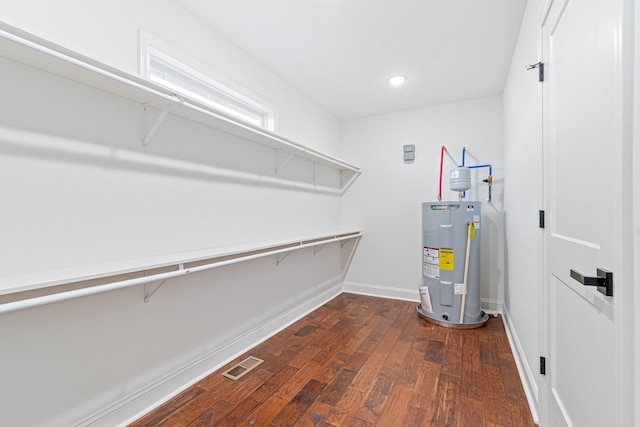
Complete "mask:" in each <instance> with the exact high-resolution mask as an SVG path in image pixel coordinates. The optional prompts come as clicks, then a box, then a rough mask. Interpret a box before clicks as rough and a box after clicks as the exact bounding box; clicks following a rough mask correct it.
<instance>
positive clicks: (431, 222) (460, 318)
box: [418, 201, 488, 329]
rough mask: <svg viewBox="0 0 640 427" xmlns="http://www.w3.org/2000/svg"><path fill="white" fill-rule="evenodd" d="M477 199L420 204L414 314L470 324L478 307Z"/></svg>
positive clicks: (477, 318)
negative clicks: (417, 292)
mask: <svg viewBox="0 0 640 427" xmlns="http://www.w3.org/2000/svg"><path fill="white" fill-rule="evenodd" d="M481 225H482V224H481V203H480V202H468V201H458V202H432V203H423V204H422V251H423V252H422V284H421V286H420V301H421V303H420V304H419V305H418V313H419V314H420V315H421V316H422V317H424V318H425V319H427V320H430V321H432V322H433V323H437V324H440V325H442V326H448V327H456V328H461V329H470V328H473V327H479V326H482V325H483V324H484V323H485V322H486V320H487V319H488V316H487V315H486V314H485V313H484V312H482V310H481V309H480V235H481Z"/></svg>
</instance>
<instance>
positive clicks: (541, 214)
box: [538, 211, 544, 228]
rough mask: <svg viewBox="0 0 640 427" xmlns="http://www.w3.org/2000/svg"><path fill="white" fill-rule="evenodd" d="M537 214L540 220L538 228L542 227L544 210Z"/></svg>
mask: <svg viewBox="0 0 640 427" xmlns="http://www.w3.org/2000/svg"><path fill="white" fill-rule="evenodd" d="M538 215H539V221H540V228H544V211H540V212H539V213H538Z"/></svg>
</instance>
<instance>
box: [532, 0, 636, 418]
mask: <svg viewBox="0 0 640 427" xmlns="http://www.w3.org/2000/svg"><path fill="white" fill-rule="evenodd" d="M556 1H561V0H546V1H545V4H544V5H543V8H542V11H541V14H540V19H539V22H538V39H539V43H538V57H539V60H540V61H544V58H543V47H544V43H545V40H544V31H543V25H544V23H545V21H546V19H547V18H548V14H549V12H550V10H551V6H552V5H553V3H554V2H556ZM569 1H579V0H569ZM601 1H616V3H617V5H618V17H619V24H620V27H619V28H618V31H617V38H618V40H617V52H616V62H617V64H616V68H617V72H616V76H615V81H614V86H615V91H616V92H615V94H614V96H615V104H616V111H614V113H615V115H616V117H617V118H618V120H617V125H616V129H615V135H616V136H615V137H616V139H617V140H618V141H619V142H620V144H619V146H618V145H616V149H617V150H618V151H617V152H616V153H615V154H616V159H617V162H618V164H617V165H616V168H617V170H618V175H617V176H616V177H615V178H614V179H615V181H614V182H616V183H617V182H620V183H621V185H620V186H617V185H616V186H612V187H613V189H612V191H614V192H615V193H614V195H615V200H616V201H615V203H616V208H617V210H616V225H615V242H616V243H615V245H616V248H617V251H618V253H619V254H621V256H620V257H619V258H618V260H617V261H616V263H615V270H614V284H615V285H614V286H615V294H614V295H615V296H614V297H613V298H614V300H613V307H614V318H615V319H616V321H615V334H616V336H615V342H616V344H615V345H616V348H615V355H616V356H615V357H616V360H615V361H613V362H614V363H615V366H616V367H617V368H616V374H615V375H616V390H615V393H616V402H617V408H616V413H618V414H619V415H618V422H619V423H620V425H621V426H627V425H629V426H630V425H637V424H636V423H640V407H639V408H636V407H635V401H636V400H638V399H640V366H636V363H635V360H636V355H637V356H639V357H640V349H638V348H636V347H637V346H640V341H639V340H638V339H637V338H636V335H637V334H634V331H637V332H638V333H640V290H638V291H635V290H634V283H635V280H634V279H635V278H640V261H636V260H635V258H638V256H640V170H639V169H640V111H636V112H634V102H635V105H638V106H639V108H638V110H640V5H639V6H638V7H637V8H636V7H635V4H634V3H635V2H634V0H601ZM634 29H635V31H634ZM551 66H552V65H551ZM634 83H635V85H634ZM632 89H633V90H632ZM540 90H541V93H540V95H541V98H540V99H541V106H542V108H543V113H542V138H543V140H542V176H543V178H542V179H543V185H542V195H541V198H542V206H543V208H542V209H543V210H545V212H549V208H550V197H549V191H548V189H549V188H550V187H549V186H550V185H551V182H550V174H549V173H548V170H547V169H548V166H549V164H550V158H549V156H550V153H551V150H550V148H551V147H550V138H549V129H548V125H547V122H548V113H547V111H546V97H548V93H547V91H546V89H545V87H544V83H542V85H541V89H540ZM634 144H635V147H636V150H635V152H634ZM634 156H635V157H634ZM634 166H635V167H634ZM634 182H636V183H638V184H637V185H635V186H634V185H633V183H634ZM634 231H635V232H634ZM550 233H551V231H550V228H549V227H546V228H545V229H544V230H543V233H542V236H541V238H540V240H541V249H540V250H539V256H541V260H542V263H541V264H542V265H541V271H542V279H543V280H542V292H541V296H540V299H539V304H540V308H539V313H540V319H539V328H540V329H539V330H540V337H539V346H540V352H541V356H543V357H544V356H549V355H550V354H551V351H550V350H551V336H552V335H551V333H552V331H551V324H550V320H549V319H550V315H551V313H550V307H551V300H550V295H551V293H550V286H551V278H550V267H549V241H550V239H549V238H550ZM634 249H635V254H637V255H636V256H634ZM634 309H635V310H634ZM634 311H635V312H637V313H639V314H638V315H637V316H635V315H634ZM553 375H554V373H553V370H552V369H547V372H546V375H540V376H539V379H540V381H539V385H540V386H539V393H540V395H539V408H540V424H541V425H542V426H546V425H550V420H549V418H548V417H549V405H550V404H551V400H550V399H552V398H553V396H551V383H552V376H553ZM593 403H594V404H597V396H594V402H593Z"/></svg>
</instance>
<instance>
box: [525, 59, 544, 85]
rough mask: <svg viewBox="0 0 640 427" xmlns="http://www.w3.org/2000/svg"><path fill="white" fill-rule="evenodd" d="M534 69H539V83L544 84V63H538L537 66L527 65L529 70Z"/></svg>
mask: <svg viewBox="0 0 640 427" xmlns="http://www.w3.org/2000/svg"><path fill="white" fill-rule="evenodd" d="M534 68H537V69H538V81H539V82H543V81H544V63H543V62H538V63H536V64H531V65H527V67H526V69H527V70H533V69H534Z"/></svg>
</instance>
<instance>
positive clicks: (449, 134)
mask: <svg viewBox="0 0 640 427" xmlns="http://www.w3.org/2000/svg"><path fill="white" fill-rule="evenodd" d="M342 135H343V143H344V149H343V153H344V154H343V157H344V158H345V159H346V160H349V159H353V160H356V159H357V161H358V164H359V166H360V167H361V168H362V170H363V175H362V177H361V178H360V179H359V180H358V181H356V183H355V184H354V185H353V187H352V188H351V190H350V191H349V193H347V195H346V196H345V197H344V198H343V212H344V224H345V226H348V225H355V224H360V225H361V227H362V230H363V232H364V234H365V236H364V238H363V239H362V241H361V242H360V245H359V247H358V252H357V253H356V256H355V258H354V260H353V264H352V266H351V268H350V270H349V273H348V276H347V284H346V285H347V287H346V288H347V289H350V290H353V291H359V292H374V293H380V294H386V295H388V296H393V297H396V298H405V299H415V300H417V298H418V293H417V287H418V283H419V282H420V280H421V277H422V275H421V271H422V270H421V268H422V267H421V266H422V257H421V246H422V240H421V239H422V238H421V227H422V225H421V203H422V202H428V201H434V200H437V199H436V196H437V194H438V175H439V168H440V148H441V147H442V145H445V146H446V147H447V148H448V150H449V151H450V152H451V154H452V155H453V157H454V158H455V159H456V160H457V161H458V162H460V161H461V152H462V148H463V147H465V146H466V147H467V150H468V154H467V161H466V164H469V165H471V164H485V163H491V164H492V165H493V174H494V184H495V185H494V188H493V189H494V194H493V202H492V203H491V204H489V203H484V204H483V224H482V233H483V234H482V250H483V264H482V266H481V287H482V289H481V297H482V298H483V300H484V302H485V306H487V305H488V306H489V307H487V308H491V309H495V308H496V307H497V305H498V304H500V303H501V301H502V286H503V280H504V262H503V241H504V234H503V229H504V227H503V223H504V221H503V213H502V182H503V177H502V176H503V170H504V163H503V161H502V156H503V154H502V148H503V147H502V99H501V97H500V96H495V97H488V98H482V99H476V100H471V101H464V102H457V103H452V104H446V105H440V106H436V107H428V108H421V109H415V110H410V111H405V112H399V113H394V114H387V115H382V116H375V117H369V118H364V119H359V120H350V121H346V122H343V125H342ZM404 144H415V147H416V161H415V163H412V164H405V163H403V157H402V146H403V145H404ZM454 167H455V164H454V163H453V162H452V161H451V160H449V159H448V158H445V179H444V183H443V188H444V189H445V190H446V191H444V193H443V200H457V197H458V193H454V192H450V191H449V190H448V188H449V183H448V174H449V171H450V170H451V169H452V168H454ZM477 171H479V172H478V173H477V174H475V176H474V183H475V185H474V188H473V189H472V191H470V192H467V197H468V200H481V201H486V200H487V197H488V194H487V185H486V184H483V183H481V182H480V181H481V180H482V179H483V178H485V177H486V175H487V174H488V170H487V169H478V170H477Z"/></svg>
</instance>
